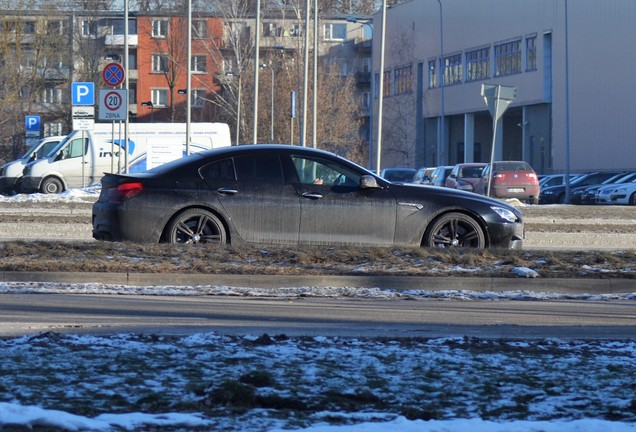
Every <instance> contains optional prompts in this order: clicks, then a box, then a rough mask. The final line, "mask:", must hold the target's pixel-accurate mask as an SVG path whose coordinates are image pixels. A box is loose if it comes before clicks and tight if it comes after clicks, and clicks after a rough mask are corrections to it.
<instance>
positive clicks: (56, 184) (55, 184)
mask: <svg viewBox="0 0 636 432" xmlns="http://www.w3.org/2000/svg"><path fill="white" fill-rule="evenodd" d="M63 191H64V184H63V183H62V181H61V180H60V179H58V178H55V177H48V178H45V179H44V180H43V181H42V185H41V186H40V192H42V193H43V194H59V193H60V192H63Z"/></svg>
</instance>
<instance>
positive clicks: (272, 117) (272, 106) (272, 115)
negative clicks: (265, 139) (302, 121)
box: [261, 63, 274, 144]
mask: <svg viewBox="0 0 636 432" xmlns="http://www.w3.org/2000/svg"><path fill="white" fill-rule="evenodd" d="M261 67H268V68H269V73H270V75H271V77H272V89H271V90H272V91H271V100H270V104H271V107H270V109H271V111H270V116H271V119H270V125H269V142H270V144H273V143H274V69H273V68H272V65H271V64H270V65H267V64H264V63H263V64H262V65H261Z"/></svg>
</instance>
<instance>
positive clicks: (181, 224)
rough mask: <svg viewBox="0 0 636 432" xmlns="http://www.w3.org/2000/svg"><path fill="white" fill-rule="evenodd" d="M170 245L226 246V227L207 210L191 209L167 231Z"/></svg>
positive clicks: (172, 222)
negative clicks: (206, 244)
mask: <svg viewBox="0 0 636 432" xmlns="http://www.w3.org/2000/svg"><path fill="white" fill-rule="evenodd" d="M166 233H167V235H166V241H167V242H168V243H186V244H195V243H209V244H225V243H226V242H227V235H226V233H225V227H224V226H223V223H222V222H221V221H220V220H219V218H218V217H216V216H215V215H213V214H212V213H210V212H209V211H207V210H203V209H189V210H186V211H184V212H183V213H181V214H179V215H178V216H177V217H175V218H174V219H173V220H172V221H171V222H170V224H169V225H168V229H167V231H166Z"/></svg>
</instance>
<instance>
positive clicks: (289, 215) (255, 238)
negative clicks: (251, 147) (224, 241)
mask: <svg viewBox="0 0 636 432" xmlns="http://www.w3.org/2000/svg"><path fill="white" fill-rule="evenodd" d="M201 175H202V176H203V177H204V178H205V179H206V183H207V184H208V186H209V187H210V189H212V191H213V193H214V194H215V196H216V197H217V199H218V200H219V202H220V203H221V205H222V207H223V209H224V211H225V213H226V216H227V219H228V221H229V223H231V224H232V225H233V227H234V229H235V230H236V233H238V235H239V236H240V237H241V238H242V239H243V240H245V241H247V242H253V243H292V244H295V243H298V231H299V224H300V200H299V198H298V195H297V193H296V189H295V188H294V187H293V186H292V185H291V184H287V183H285V179H284V175H283V170H282V167H281V162H280V158H279V156H278V155H245V156H239V157H235V158H228V159H224V160H221V161H217V162H214V163H212V164H210V165H208V166H206V167H204V168H203V169H201Z"/></svg>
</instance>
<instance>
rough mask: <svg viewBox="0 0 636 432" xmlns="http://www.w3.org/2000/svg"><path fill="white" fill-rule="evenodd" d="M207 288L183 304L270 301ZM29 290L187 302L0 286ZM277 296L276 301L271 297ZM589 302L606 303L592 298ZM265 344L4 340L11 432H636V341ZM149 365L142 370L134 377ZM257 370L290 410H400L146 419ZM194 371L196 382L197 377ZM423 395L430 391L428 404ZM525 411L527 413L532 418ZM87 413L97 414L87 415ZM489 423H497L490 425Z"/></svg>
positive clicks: (2, 418) (183, 413)
mask: <svg viewBox="0 0 636 432" xmlns="http://www.w3.org/2000/svg"><path fill="white" fill-rule="evenodd" d="M95 193H96V192H95V191H94V190H92V191H78V190H73V191H68V192H65V193H64V194H61V195H40V194H33V195H18V196H15V197H0V201H5V202H6V201H7V200H12V201H17V202H19V201H20V200H28V201H34V200H41V201H49V202H54V201H56V200H65V201H69V200H71V201H72V200H77V199H82V198H85V196H86V194H89V195H90V194H95ZM527 271H528V269H524V268H519V269H518V272H519V273H520V276H525V277H534V276H533V275H532V274H531V273H527ZM199 289H205V290H207V291H206V292H204V293H202V292H197V289H195V288H193V287H185V288H183V289H182V290H181V291H180V294H181V295H210V294H214V295H228V294H233V295H236V294H238V293H240V295H252V296H258V295H265V294H264V293H262V292H259V291H258V290H250V289H245V288H240V287H216V288H210V287H207V288H205V287H202V288H199ZM297 290H300V291H303V292H305V291H306V290H307V287H297ZM314 290H315V291H314V292H312V295H326V296H332V295H334V292H333V291H329V290H324V291H321V290H319V289H317V288H314ZM316 290H317V291H316ZM17 291H19V292H22V293H25V295H28V293H29V292H49V293H62V292H63V293H84V294H96V293H100V294H104V293H109V294H113V295H115V294H118V295H121V294H122V292H123V291H127V292H128V293H130V294H136V295H140V294H141V295H144V294H145V295H163V294H170V295H175V291H174V287H171V288H168V287H122V286H116V287H113V286H108V285H103V284H50V283H49V284H32V283H31V284H27V283H1V284H0V295H1V294H2V293H7V292H17ZM268 295H272V291H271V290H268ZM273 295H277V294H276V293H273ZM278 295H295V293H294V288H293V287H292V288H291V289H290V288H287V289H286V291H285V292H281V293H278ZM360 295H361V296H367V297H369V296H371V297H386V296H391V295H392V294H391V292H390V291H387V290H367V291H365V292H361V294H360ZM420 295H423V296H426V295H427V294H426V293H420ZM443 296H444V297H443V298H448V299H457V298H461V299H462V300H464V301H478V300H479V301H484V300H496V299H498V298H506V299H516V298H523V299H524V300H528V299H529V298H528V293H518V292H504V293H476V292H475V293H471V292H470V291H462V292H446V293H443ZM635 296H636V293H632V294H625V295H622V297H621V298H623V299H627V300H634V299H636V297H635ZM545 298H549V299H551V300H553V299H554V298H555V297H554V295H553V294H550V293H536V294H534V296H533V298H532V299H531V300H532V301H541V300H542V299H545ZM608 298H614V296H609V297H608ZM579 299H580V300H581V301H588V300H594V301H598V300H603V298H602V297H599V296H595V295H593V294H592V293H590V294H589V295H582V296H581V297H580V298H579ZM259 338H260V336H259V335H244V336H242V337H236V336H226V335H220V334H213V333H206V334H195V335H188V336H180V337H172V338H163V337H158V336H156V335H130V334H117V335H110V336H93V335H73V334H65V335H59V334H53V333H44V334H39V335H35V336H34V335H25V336H21V337H13V338H3V339H0V358H2V359H3V361H2V362H1V364H0V426H7V425H20V426H24V427H29V428H33V427H36V426H39V427H57V428H60V429H62V430H68V431H97V430H99V431H109V430H113V431H117V430H139V429H148V428H150V427H152V428H156V429H153V430H184V431H187V430H224V431H238V432H251V431H267V432H279V431H280V432H282V431H289V430H297V431H307V432H349V431H355V432H387V431H389V432H390V431H400V432H460V431H461V432H465V431H471V432H598V431H603V432H628V431H636V399H634V392H633V386H634V383H635V382H636V341H634V340H632V341H595V342H586V341H584V340H581V341H571V340H568V341H560V340H545V341H535V342H519V341H517V342H506V341H497V342H480V341H468V340H466V339H452V338H440V339H429V340H418V341H415V342H412V343H408V344H405V343H402V342H398V341H376V340H363V339H360V340H358V339H344V338H327V337H312V338H305V339H303V338H296V339H294V338H286V339H281V340H273V341H270V342H271V343H267V344H264V345H260V344H256V343H255V341H257V340H260V339H259ZM131 359H133V360H134V361H132V360H131ZM228 359H229V360H228ZM141 360H143V362H142V363H143V364H142V365H141V366H139V369H135V367H138V365H137V362H139V361H141ZM343 360H346V363H345V362H343ZM133 365H135V366H133ZM252 369H258V370H266V371H269V373H270V374H271V375H272V376H273V377H274V380H275V382H276V385H271V386H269V387H268V386H266V387H264V388H261V387H259V388H258V390H257V394H259V395H268V394H276V395H279V396H281V397H283V396H285V397H287V396H288V393H289V392H290V391H291V390H290V389H293V391H291V392H292V393H293V392H294V391H295V392H297V393H296V395H295V396H294V397H297V398H299V399H303V398H306V400H307V401H314V400H317V399H319V398H320V397H321V395H323V394H324V393H325V389H327V390H329V391H331V392H334V391H338V392H341V393H343V394H345V395H353V394H356V392H360V388H359V387H363V388H365V389H367V390H368V391H372V393H373V394H374V395H375V396H377V397H378V398H380V399H382V400H391V401H392V405H390V408H388V409H387V410H386V411H377V410H373V409H369V408H365V409H361V410H350V411H347V410H340V411H329V410H327V409H326V410H325V411H318V412H314V413H313V414H311V415H309V416H307V417H306V418H304V419H303V420H302V421H297V420H298V419H295V418H293V417H292V418H290V417H285V416H284V415H282V414H281V413H280V412H276V410H271V409H270V410H264V409H262V408H252V409H247V410H245V411H243V412H241V414H240V415H239V416H238V418H237V416H236V413H230V412H227V413H225V414H224V412H223V410H220V411H217V412H215V413H214V415H211V414H210V411H209V410H208V411H205V410H196V409H193V408H192V407H197V405H196V404H193V405H191V406H189V408H188V409H184V410H179V411H178V412H177V411H173V410H164V411H162V410H160V409H157V407H154V408H152V409H148V410H139V409H137V408H138V407H139V406H143V404H140V403H139V398H140V397H141V396H143V395H146V397H147V398H149V399H152V398H151V396H152V397H154V398H159V399H161V398H166V400H167V401H168V402H166V403H165V404H167V405H170V403H169V402H170V401H174V400H180V401H182V404H187V402H188V401H189V400H190V399H196V398H195V397H194V396H193V392H192V390H191V388H190V387H189V386H192V380H195V381H196V380H197V379H199V380H201V381H202V382H208V383H211V384H210V386H211V388H213V387H214V386H215V385H218V382H219V381H222V380H228V379H229V380H233V381H236V380H238V378H237V374H240V373H241V371H242V372H243V373H245V371H246V370H247V371H249V370H252ZM193 371H196V377H193V376H192V373H193ZM369 371H373V374H371V373H370V372H369ZM529 376H531V378H532V379H529V378H528V377H529ZM431 377H434V378H431ZM424 378H426V379H424ZM374 383H375V384H374ZM493 383H494V386H495V388H494V390H493V388H492V387H493ZM422 388H425V389H426V391H425V392H424V393H422V392H423V390H422ZM298 389H302V392H301V391H300V390H298ZM369 389H371V390H369ZM485 394H486V395H489V396H488V398H492V399H491V400H489V401H488V402H487V403H484V395H485ZM114 395H115V396H116V397H115V396H114ZM86 401H88V402H86ZM414 401H415V402H414ZM520 401H523V402H520ZM195 402H196V401H195ZM86 403H89V404H90V405H91V409H88V408H87V407H86V406H85V404H86ZM413 403H415V405H414V406H415V407H418V406H419V405H418V404H419V403H421V404H424V405H426V406H428V407H429V408H428V409H431V410H434V411H435V412H436V415H435V416H434V417H436V418H437V419H436V420H408V419H407V418H406V417H405V416H404V415H403V413H400V412H398V411H399V409H398V408H396V407H403V406H407V405H409V404H413ZM159 406H165V405H159ZM431 406H432V407H434V408H430V407H431ZM518 406H522V411H521V412H520V411H519V408H518ZM484 410H486V411H484ZM86 411H88V412H92V415H87V414H84V415H81V414H77V413H80V412H86ZM484 412H488V415H483V414H484ZM608 412H612V413H613V414H612V415H608ZM484 417H487V418H484ZM613 417H615V418H616V419H613ZM608 418H610V419H609V420H608ZM334 419H335V423H336V424H333V423H334ZM163 428H165V429H163ZM0 429H1V427H0Z"/></svg>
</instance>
